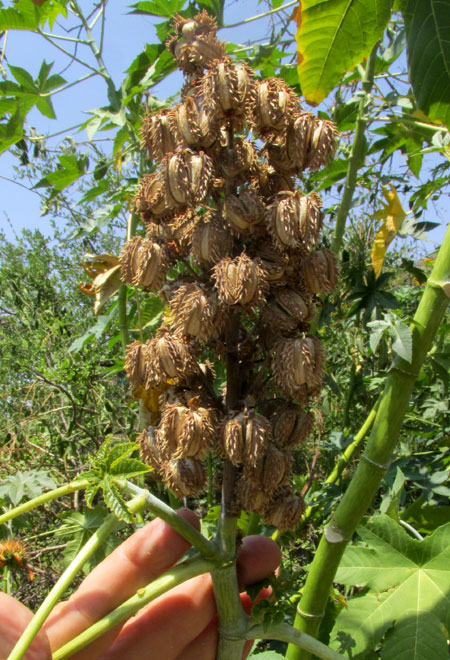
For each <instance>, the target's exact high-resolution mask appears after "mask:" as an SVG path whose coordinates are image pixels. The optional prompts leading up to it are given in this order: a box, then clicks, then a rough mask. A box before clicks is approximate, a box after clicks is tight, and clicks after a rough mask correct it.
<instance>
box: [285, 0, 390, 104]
mask: <svg viewBox="0 0 450 660" xmlns="http://www.w3.org/2000/svg"><path fill="white" fill-rule="evenodd" d="M390 16H391V0H303V1H302V2H301V3H300V7H299V9H298V11H297V23H298V30H297V36H296V39H297V55H298V62H299V64H298V75H299V79H300V85H301V88H302V93H303V95H304V96H305V98H306V100H307V102H308V103H311V104H312V105H317V104H319V103H320V102H321V101H323V99H324V98H325V97H326V96H327V95H328V94H329V93H330V92H331V90H332V89H333V88H334V87H335V86H336V85H338V84H339V82H340V81H341V80H342V78H343V76H344V74H345V73H347V72H348V71H351V70H352V69H353V68H354V67H355V66H356V65H357V64H359V63H360V62H361V61H362V60H363V59H364V58H365V57H366V56H367V55H369V53H370V51H371V50H372V48H373V47H374V45H375V44H376V42H377V41H378V40H379V39H381V38H382V36H383V32H384V29H385V27H386V25H387V23H388V21H389V18H390Z"/></svg>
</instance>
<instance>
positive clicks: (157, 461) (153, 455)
mask: <svg viewBox="0 0 450 660" xmlns="http://www.w3.org/2000/svg"><path fill="white" fill-rule="evenodd" d="M136 442H138V443H139V446H140V448H141V456H142V458H143V459H144V461H145V463H147V465H150V466H151V467H152V468H154V469H155V470H160V469H161V467H162V465H163V463H164V462H166V461H168V460H169V458H170V453H167V452H166V451H165V450H166V448H167V447H165V446H164V443H163V442H161V438H160V435H159V432H158V430H157V429H154V428H150V429H144V430H143V431H142V433H141V434H140V435H139V436H138V437H137V439H136Z"/></svg>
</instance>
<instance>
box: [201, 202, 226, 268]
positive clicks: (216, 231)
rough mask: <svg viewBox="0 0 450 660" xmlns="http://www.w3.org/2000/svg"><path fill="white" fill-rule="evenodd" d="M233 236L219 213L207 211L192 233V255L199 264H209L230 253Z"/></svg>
mask: <svg viewBox="0 0 450 660" xmlns="http://www.w3.org/2000/svg"><path fill="white" fill-rule="evenodd" d="M232 245H233V237H232V235H231V233H230V231H229V229H227V227H226V226H225V225H224V223H223V220H222V219H221V217H220V215H213V214H212V213H207V214H206V215H205V216H204V217H203V218H201V219H200V220H199V222H198V224H197V225H196V227H195V229H194V231H193V234H192V257H193V259H194V260H195V261H197V262H198V263H200V264H207V265H209V266H211V265H212V264H215V263H217V262H218V261H219V260H220V259H222V258H223V257H226V256H228V255H229V254H230V252H231V248H232Z"/></svg>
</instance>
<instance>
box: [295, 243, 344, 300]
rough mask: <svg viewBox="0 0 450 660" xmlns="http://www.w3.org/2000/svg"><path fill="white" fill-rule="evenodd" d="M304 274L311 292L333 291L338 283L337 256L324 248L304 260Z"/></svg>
mask: <svg viewBox="0 0 450 660" xmlns="http://www.w3.org/2000/svg"><path fill="white" fill-rule="evenodd" d="M302 275H303V279H304V281H305V284H306V286H307V288H308V291H310V292H311V293H331V292H332V291H334V290H335V288H336V284H337V276H338V269H337V264H336V257H335V256H334V254H333V252H331V250H328V249H327V248H322V249H321V250H318V251H317V252H314V253H313V254H310V255H309V256H308V257H306V258H305V259H304V260H303V261H302Z"/></svg>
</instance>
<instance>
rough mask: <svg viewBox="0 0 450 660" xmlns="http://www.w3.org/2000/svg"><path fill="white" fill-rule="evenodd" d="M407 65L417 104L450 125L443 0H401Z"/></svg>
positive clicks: (449, 54) (448, 25) (448, 35)
mask: <svg viewBox="0 0 450 660" xmlns="http://www.w3.org/2000/svg"><path fill="white" fill-rule="evenodd" d="M401 8H402V12H403V17H404V20H405V27H406V40H407V51H408V68H409V74H410V81H411V84H412V87H413V90H414V94H415V96H416V100H417V105H418V106H419V108H420V109H421V110H423V111H424V112H425V113H426V114H427V115H428V116H429V117H430V118H431V119H437V120H439V121H441V122H443V123H444V124H445V125H446V126H447V127H450V48H449V42H450V20H449V16H450V7H449V4H448V2H445V1H444V2H443V1H442V0H402V2H401Z"/></svg>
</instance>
